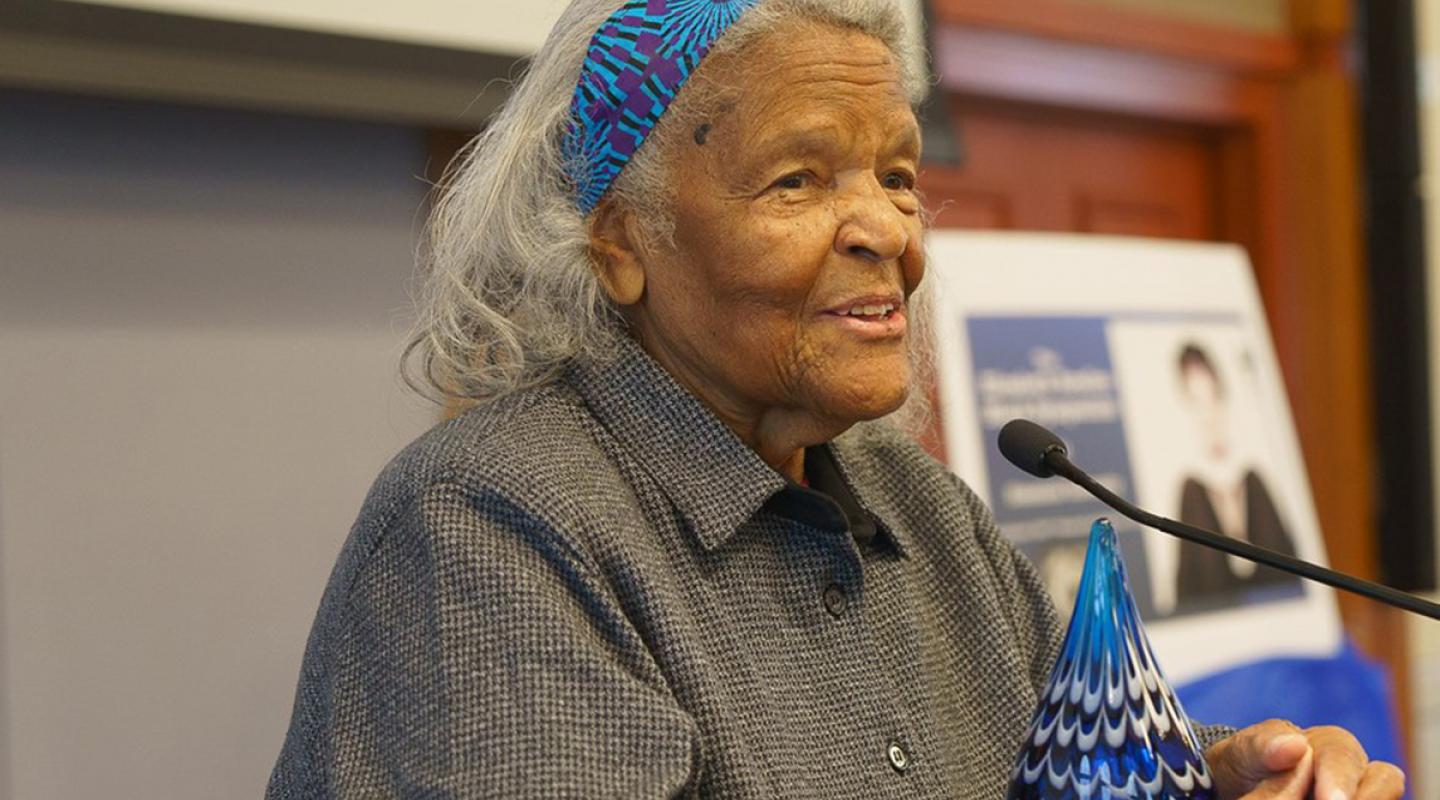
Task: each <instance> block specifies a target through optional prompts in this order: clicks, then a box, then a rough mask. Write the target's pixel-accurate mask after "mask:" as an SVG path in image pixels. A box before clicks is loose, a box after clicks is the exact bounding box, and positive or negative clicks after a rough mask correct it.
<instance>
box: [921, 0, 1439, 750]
mask: <svg viewBox="0 0 1440 800" xmlns="http://www.w3.org/2000/svg"><path fill="white" fill-rule="evenodd" d="M930 2H931V5H932V9H933V14H934V21H935V25H936V29H935V30H934V31H932V34H933V40H934V41H933V43H934V61H935V70H936V73H937V75H938V77H939V83H940V89H941V90H942V91H944V92H945V93H946V95H947V96H949V97H952V98H956V99H958V100H959V101H960V102H964V101H966V100H981V101H985V102H996V101H998V102H1003V103H1016V104H1021V105H1026V106H1040V107H1048V108H1062V109H1070V110H1078V111H1084V112H1094V113H1097V114H1104V115H1109V116H1121V117H1131V118H1135V119H1140V120H1147V121H1158V122H1168V123H1180V124H1183V125H1186V126H1188V127H1191V128H1194V127H1199V128H1202V129H1204V130H1205V131H1207V132H1208V133H1210V134H1213V135H1214V136H1215V137H1216V138H1217V142H1218V152H1219V153H1220V159H1219V162H1220V163H1219V164H1217V168H1218V170H1219V173H1220V187H1221V189H1220V193H1221V202H1222V208H1223V209H1224V210H1225V212H1226V213H1225V214H1224V215H1223V216H1222V217H1221V218H1220V221H1221V232H1222V236H1223V238H1225V239H1227V240H1232V241H1237V242H1240V243H1241V244H1244V245H1245V246H1246V247H1247V249H1248V250H1249V251H1250V254H1251V258H1252V259H1253V261H1254V264H1255V272H1256V278H1257V282H1258V283H1259V286H1260V292H1261V296H1262V298H1263V300H1264V304H1265V309H1266V315H1267V317H1268V320H1269V323H1270V329H1271V333H1272V335H1273V337H1274V339H1275V348H1276V351H1277V355H1278V357H1279V360H1280V364H1281V370H1282V372H1283V374H1284V378H1285V381H1286V385H1287V388H1288V390H1289V394H1290V402H1291V407H1292V409H1293V411H1294V416H1295V424H1296V428H1297V430H1298V434H1299V438H1300V442H1301V447H1302V450H1303V451H1304V455H1305V461H1306V466H1307V471H1308V473H1309V478H1310V485H1311V488H1312V492H1313V494H1314V497H1315V505H1316V511H1317V514H1318V516H1319V519H1320V526H1321V530H1322V533H1323V535H1324V537H1325V542H1326V548H1327V550H1328V553H1329V557H1330V560H1331V563H1332V564H1333V565H1334V566H1336V567H1337V568H1338V569H1341V570H1344V571H1346V572H1349V573H1352V574H1357V575H1360V576H1363V577H1366V578H1372V579H1373V578H1375V577H1377V575H1378V556H1377V553H1378V549H1377V547H1376V531H1375V519H1376V516H1375V507H1374V504H1375V491H1374V486H1373V484H1372V480H1373V479H1372V475H1373V474H1374V468H1375V452H1374V447H1373V441H1374V439H1373V434H1372V431H1373V425H1374V420H1373V408H1372V399H1371V391H1370V387H1371V380H1370V358H1369V337H1370V334H1369V323H1368V308H1369V304H1368V290H1367V285H1366V280H1365V278H1366V265H1365V257H1364V251H1363V228H1362V217H1361V214H1362V210H1361V205H1360V199H1359V198H1360V191H1361V184H1360V177H1359V170H1360V166H1359V153H1360V148H1359V144H1358V130H1357V128H1358V123H1357V119H1358V117H1357V115H1356V113H1355V107H1356V106H1355V89H1354V85H1355V82H1354V79H1353V76H1352V75H1351V74H1350V68H1349V66H1348V64H1349V63H1350V62H1351V60H1352V59H1351V58H1350V57H1349V49H1350V45H1351V42H1352V36H1351V32H1352V29H1353V24H1352V21H1351V19H1350V16H1349V11H1348V6H1347V4H1346V3H1345V2H1344V1H1343V0H1292V3H1291V17H1292V29H1291V32H1290V33H1288V34H1285V35H1278V34H1277V35H1267V34H1258V33H1252V32H1246V31H1237V30H1232V29H1227V28H1218V27H1213V26H1208V25H1203V24H1197V23H1193V22H1186V21H1176V20H1173V19H1169V18H1164V17H1157V16H1154V15H1152V14H1147V13H1142V12H1135V11H1128V10H1121V9H1116V8H1112V7H1107V6H1099V5H1094V4H1088V3H1087V4H1083V5H1082V4H1078V3H1074V2H1072V1H1071V0H1026V2H1025V3H1023V4H1022V3H1014V2H1013V0H930ZM961 138H962V139H963V124H962V130H961ZM922 180H923V181H924V183H925V185H926V186H927V187H929V188H928V191H930V192H931V193H933V194H936V195H938V196H944V194H945V191H946V190H945V186H946V184H947V183H949V182H950V181H948V180H947V176H946V170H945V169H944V168H943V167H933V166H932V167H928V168H927V169H926V174H925V175H924V176H923V179H922ZM1339 600H1340V608H1341V613H1342V616H1343V618H1344V620H1345V624H1346V628H1347V630H1348V632H1349V633H1350V635H1351V637H1352V638H1353V639H1354V640H1355V641H1356V642H1357V644H1358V645H1359V646H1360V648H1361V649H1362V650H1363V651H1364V652H1366V653H1368V654H1369V655H1371V656H1372V657H1374V658H1377V659H1379V660H1381V661H1383V662H1384V663H1385V664H1386V665H1387V666H1388V667H1389V669H1390V671H1391V675H1392V676H1393V679H1394V681H1395V688H1396V698H1397V706H1398V712H1399V715H1400V718H1401V724H1402V732H1401V733H1402V737H1403V739H1404V741H1405V742H1407V744H1408V742H1409V741H1410V737H1409V735H1408V734H1409V730H1410V720H1409V713H1410V707H1409V706H1410V704H1409V690H1408V654H1407V646H1406V638H1405V620H1404V619H1403V617H1402V616H1401V614H1400V613H1398V612H1394V611H1393V610H1392V609H1389V608H1386V607H1383V606H1380V605H1378V604H1375V603H1371V602H1368V601H1363V600H1358V599H1356V598H1353V597H1350V596H1349V595H1346V594H1344V593H1340V596H1339Z"/></svg>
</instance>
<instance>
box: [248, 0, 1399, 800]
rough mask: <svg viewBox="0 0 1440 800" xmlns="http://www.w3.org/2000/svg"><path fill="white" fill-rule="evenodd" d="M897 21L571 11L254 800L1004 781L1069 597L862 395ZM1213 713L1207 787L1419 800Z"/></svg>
mask: <svg viewBox="0 0 1440 800" xmlns="http://www.w3.org/2000/svg"><path fill="white" fill-rule="evenodd" d="M617 6H618V7H617ZM907 46H908V45H907V44H906V38H905V36H904V33H903V23H902V19H901V17H900V15H899V14H898V13H897V10H896V9H895V8H894V7H893V6H892V3H891V2H887V0H729V1H728V2H727V1H726V0H668V1H667V0H649V1H648V2H647V1H646V0H628V1H627V2H625V3H624V4H623V5H619V4H618V3H617V2H616V0H575V2H573V3H572V4H571V5H570V7H569V8H568V9H567V10H566V12H565V14H564V16H563V17H562V18H561V20H560V21H559V22H558V23H557V25H556V27H555V30H554V31H553V33H552V34H551V35H550V37H549V39H548V41H547V42H546V43H545V45H544V47H543V48H542V49H541V51H540V52H539V53H538V54H537V56H536V57H535V60H534V62H533V63H532V64H531V66H530V69H529V72H528V74H527V76H526V77H525V79H524V80H523V81H522V82H521V83H520V85H519V86H517V87H516V90H515V92H514V94H513V96H512V98H511V99H510V101H509V103H508V104H507V105H506V107H505V109H504V110H503V111H502V112H501V113H500V114H499V116H498V117H497V118H496V119H495V120H494V122H493V124H492V125H491V126H490V127H489V128H488V129H487V130H486V131H485V133H483V134H482V135H481V136H480V137H479V138H478V139H477V140H476V142H475V144H474V146H473V147H472V148H471V149H470V150H469V151H468V153H467V155H466V158H465V161H464V165H463V167H462V169H461V170H460V172H459V174H458V176H457V177H456V180H455V182H454V184H453V186H452V187H451V189H450V192H449V194H448V196H447V197H446V198H445V200H444V201H443V202H442V203H441V205H440V206H439V207H438V208H437V210H436V212H435V218H434V220H433V225H432V239H431V245H430V247H429V249H428V259H429V262H430V264H429V266H430V268H431V269H430V276H429V284H428V290H427V292H426V296H425V301H424V302H425V305H424V308H423V309H422V319H421V324H420V332H419V335H418V336H417V339H416V341H415V343H414V345H413V347H412V351H413V352H414V353H416V354H418V355H419V356H420V361H421V362H423V364H424V365H425V371H424V372H425V375H426V377H427V378H428V380H430V381H431V382H433V384H434V387H435V388H436V389H437V390H438V391H439V392H441V393H443V394H444V395H446V396H449V397H452V398H463V399H465V400H468V401H471V403H472V404H473V406H474V407H473V408H472V409H471V410H469V411H468V412H466V413H465V414H463V415H461V416H459V417H458V418H456V419H454V420H452V421H450V422H447V423H445V424H443V425H440V426H438V427H437V428H435V429H434V430H432V431H430V432H429V433H427V434H426V435H425V436H423V437H421V438H420V439H419V440H418V441H417V442H415V443H414V444H413V445H412V446H410V447H409V448H408V449H406V450H405V451H404V452H403V453H401V454H400V455H399V456H398V457H397V458H396V459H395V460H394V461H393V462H392V463H391V464H390V465H389V466H388V467H387V468H386V469H385V471H384V473H383V474H382V475H381V476H380V478H379V480H378V481H377V482H376V484H375V486H374V488H373V489H372V491H371V493H370V495H369V497H368V499H367V500H366V503H365V506H364V508H363V510H362V511H361V514H360V518H359V520H358V521H357V522H356V524H355V527H354V529H353V530H352V531H351V534H350V538H349V540H348V542H347V543H346V545H345V549H344V551H343V553H342V554H341V556H340V559H339V563H338V564H337V565H336V567H335V571H334V574H333V575H332V577H331V581H330V585H329V587H328V589H327V591H326V593H325V597H324V600H323V602H322V604H321V607H320V610H319V614H318V618H317V619H316V622H315V627H314V631H313V634H312V636H311V639H310V643H309V647H308V649H307V652H306V656H305V663H304V667H303V670H302V674H301V677H300V686H299V690H298V693H297V697H296V701H295V710H294V718H293V722H292V724H291V728H290V732H289V736H288V738H287V740H286V742H285V746H284V750H283V752H282V753H281V755H280V759H279V763H278V764H277V765H276V768H275V772H274V775H273V777H272V778H271V782H270V788H269V795H270V796H271V797H273V798H322V797H381V796H383V797H392V796H393V797H441V796H444V797H536V798H553V797H586V798H589V797H617V798H667V797H674V796H714V797H735V798H773V797H824V798H836V797H847V798H848V797H865V798H877V797H906V798H917V797H924V798H958V797H965V798H975V800H981V799H982V798H983V799H984V800H994V798H997V797H1000V796H1002V795H1003V794H1004V792H1005V787H1006V784H1007V780H1008V777H1009V772H1010V769H1011V766H1012V763H1013V759H1014V756H1015V754H1016V752H1017V748H1018V745H1019V743H1020V742H1021V740H1022V738H1023V736H1024V734H1025V731H1026V725H1027V723H1028V720H1029V717H1030V715H1031V713H1032V710H1033V708H1034V706H1035V704H1036V700H1037V686H1039V685H1041V684H1043V682H1044V681H1045V679H1046V677H1047V672H1048V670H1049V668H1050V665H1051V663H1052V659H1053V657H1054V653H1055V652H1056V649H1057V645H1058V639H1059V637H1060V629H1059V626H1058V623H1057V620H1056V616H1055V614H1054V612H1053V610H1052V608H1051V606H1050V604H1049V600H1048V599H1047V596H1046V593H1045V591H1044V589H1043V588H1042V586H1041V584H1040V582H1039V581H1038V580H1037V578H1036V576H1035V573H1034V571H1033V569H1032V567H1031V566H1030V565H1029V564H1028V563H1027V562H1026V561H1025V560H1024V559H1023V558H1022V557H1020V556H1019V555H1018V554H1017V552H1016V551H1015V550H1014V549H1012V548H1011V547H1010V545H1008V544H1007V543H1006V542H1005V540H1004V539H1002V538H1001V537H1000V535H999V533H998V532H997V530H996V528H995V525H994V523H993V522H992V521H991V518H990V515H989V514H988V512H987V511H986V509H985V508H984V507H983V506H982V505H981V503H980V501H979V500H977V499H976V497H975V495H974V494H973V493H972V492H971V491H970V490H969V489H967V488H966V487H965V486H964V485H963V484H962V483H960V482H959V481H957V480H956V479H955V478H954V477H953V476H952V475H951V474H949V473H948V472H947V471H946V470H945V469H944V468H943V467H942V466H941V465H940V464H938V463H936V462H935V461H933V460H932V459H931V458H929V457H928V456H927V455H925V454H924V453H923V452H922V451H921V450H920V449H919V448H917V447H916V446H915V445H914V444H912V443H911V441H910V440H909V439H908V438H906V437H905V436H903V435H901V434H900V433H897V432H896V430H895V429H894V428H893V427H892V426H890V425H889V424H887V423H884V422H877V420H880V419H881V418H883V417H886V416H888V415H892V414H893V413H894V412H896V411H897V409H901V407H902V405H904V404H905V402H906V398H907V394H908V393H909V390H910V386H911V384H912V379H913V378H914V376H915V375H916V367H915V364H916V360H915V353H916V351H917V350H918V349H919V348H918V347H917V344H918V342H919V339H920V338H921V337H920V335H919V331H920V328H921V326H922V325H923V323H924V317H923V314H922V313H921V311H920V308H919V307H918V306H919V303H918V301H919V298H920V297H921V295H920V294H917V290H918V289H919V287H920V285H921V279H922V276H923V273H924V268H925V260H924V250H923V233H924V227H925V214H924V209H923V207H922V204H921V200H920V197H919V195H918V194H917V192H916V189H915V179H916V173H917V170H918V169H919V158H920V135H919V132H918V129H917V126H916V122H915V117H914V114H913V113H912V103H913V101H914V100H915V99H916V97H917V96H918V94H919V92H920V91H921V89H922V86H921V81H920V79H919V77H918V76H916V75H915V74H913V73H912V72H911V71H910V70H909V68H908V66H907V65H909V64H911V63H912V59H911V58H909V55H908V54H907V53H906V48H907ZM1200 731H1201V733H1200V736H1201V739H1202V740H1203V742H1204V743H1205V745H1207V746H1208V747H1209V751H1208V754H1209V757H1210V759H1211V764H1212V767H1213V770H1214V774H1215V779H1216V781H1217V783H1218V788H1219V793H1220V796H1222V797H1226V798H1235V797H1240V796H1242V795H1243V796H1245V797H1293V798H1301V797H1308V796H1310V792H1312V791H1314V792H1316V793H1317V794H1316V795H1315V796H1318V797H1322V798H1324V800H1332V798H1338V797H1363V798H1394V797H1399V796H1400V792H1401V789H1400V786H1401V780H1402V779H1401V777H1400V775H1399V773H1398V771H1397V770H1395V769H1394V768H1393V767H1389V766H1388V765H1379V764H1372V765H1369V766H1368V767H1367V765H1366V762H1365V758H1364V753H1363V751H1362V750H1360V749H1359V747H1358V745H1357V744H1356V743H1355V741H1354V739H1353V738H1352V737H1350V736H1349V735H1348V734H1346V733H1344V732H1343V731H1338V730H1336V729H1327V728H1321V729H1314V730H1310V731H1299V730H1298V729H1296V728H1295V727H1294V726H1291V725H1288V724H1287V723H1282V722H1271V723H1266V724H1263V725H1260V726H1257V727H1255V728H1252V729H1247V730H1246V731H1242V732H1240V733H1239V734H1234V735H1228V734H1231V733H1232V732H1231V731H1228V730H1224V729H1215V728H1201V729H1200Z"/></svg>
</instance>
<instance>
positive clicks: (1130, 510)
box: [999, 419, 1440, 620]
mask: <svg viewBox="0 0 1440 800" xmlns="http://www.w3.org/2000/svg"><path fill="white" fill-rule="evenodd" d="M999 444H1000V453H1001V455H1004V456H1005V458H1006V459H1007V460H1008V461H1009V462H1010V463H1011V464H1014V465H1015V466H1017V467H1019V468H1020V469H1021V470H1024V471H1025V472H1028V473H1029V474H1031V475H1034V476H1035V477H1037V478H1049V477H1051V476H1054V475H1059V476H1060V477H1062V478H1065V479H1066V480H1068V481H1070V482H1071V483H1074V484H1075V485H1077V486H1079V487H1080V488H1082V489H1084V490H1085V491H1087V492H1089V493H1090V494H1092V495H1094V496H1095V499H1097V500H1099V501H1100V502H1102V503H1104V504H1105V505H1107V506H1109V507H1110V508H1113V509H1115V510H1116V511H1119V512H1120V513H1121V514H1123V515H1125V516H1126V517H1129V518H1130V519H1133V520H1135V521H1136V522H1138V523H1140V524H1141V525H1146V526H1148V527H1151V528H1155V529H1156V530H1160V531H1164V532H1165V533H1168V534H1170V535H1172V536H1178V537H1179V538H1181V539H1184V540H1185V541H1187V542H1194V543H1196V544H1199V545H1204V546H1205V547H1209V548H1212V549H1215V550H1220V551H1222V552H1225V553H1229V554H1230V555H1233V556H1239V557H1241V558H1244V559H1247V560H1249V561H1254V562H1255V563H1257V564H1264V565H1265V566H1267V567H1274V568H1275V569H1278V570H1281V571H1282V572H1288V573H1290V574H1291V575H1299V576H1300V577H1302V578H1308V579H1310V580H1312V581H1319V582H1320V583H1323V584H1325V585H1326V586H1331V587H1334V588H1336V589H1343V590H1344V591H1347V592H1351V593H1354V594H1358V595H1361V596H1364V597H1368V598H1370V599H1371V600H1378V601H1380V602H1381V603H1385V604H1386V605H1390V606H1394V607H1396V608H1403V609H1405V610H1406V611H1410V612H1413V613H1416V614H1420V615H1421V616H1426V617H1429V618H1430V619H1436V620H1440V605H1437V604H1435V603H1432V602H1430V601H1428V600H1424V599H1421V598H1419V597H1416V596H1415V595H1413V594H1407V593H1406V592H1402V591H1399V590H1397V589H1392V588H1390V587H1389V586H1385V585H1383V584H1379V583H1375V582H1373V581H1367V580H1363V579H1361V578H1356V577H1354V576H1351V575H1346V574H1344V573H1343V572H1336V571H1335V570H1332V569H1326V568H1325V567H1322V566H1319V565H1318V564H1311V563H1310V562H1309V561H1303V560H1301V559H1298V558H1295V557H1293V556H1287V555H1284V554H1282V553H1276V552H1274V551H1271V550H1266V549H1265V548H1263V547H1257V546H1256V545H1253V544H1251V543H1249V542H1246V541H1241V540H1240V539H1232V538H1230V537H1229V536H1222V535H1221V534H1218V533H1214V532H1212V531H1207V530H1205V529H1204V528H1197V527H1195V526H1194V525H1186V524H1185V523H1183V522H1177V521H1176V520H1173V519H1170V518H1168V517H1162V516H1160V515H1159V514H1152V513H1150V512H1149V511H1146V510H1145V509H1143V508H1140V507H1139V506H1136V505H1133V504H1131V503H1130V502H1129V501H1127V500H1126V499H1125V498H1123V497H1121V496H1120V495H1118V494H1115V493H1114V492H1112V491H1110V490H1109V489H1107V488H1105V486H1104V484H1102V483H1100V482H1099V481H1097V480H1095V479H1094V478H1092V477H1090V475H1089V473H1087V472H1085V470H1083V469H1080V468H1079V467H1077V466H1075V464H1074V462H1072V461H1071V460H1070V453H1069V451H1068V450H1067V449H1066V448H1065V442H1063V441H1062V440H1061V439H1060V437H1059V436H1056V435H1055V434H1054V433H1053V432H1051V431H1050V430H1048V429H1046V428H1044V427H1042V426H1040V425H1037V424H1036V423H1034V422H1031V421H1030V420H1028V419H1012V420H1010V421H1009V422H1007V423H1005V427H1003V428H1001V429H1000V439H999Z"/></svg>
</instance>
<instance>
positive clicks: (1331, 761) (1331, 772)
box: [1305, 725, 1370, 800]
mask: <svg viewBox="0 0 1440 800" xmlns="http://www.w3.org/2000/svg"><path fill="white" fill-rule="evenodd" d="M1305 735H1306V736H1307V737H1308V738H1309V740H1310V746H1311V747H1312V748H1314V750H1315V800H1351V798H1353V797H1355V796H1356V794H1355V792H1356V790H1357V789H1359V787H1360V779H1361V778H1362V777H1363V776H1364V775H1365V772H1366V767H1367V765H1368V764H1369V763H1370V760H1369V759H1368V758H1366V757H1365V748H1363V747H1361V746H1360V742H1358V741H1356V740H1355V737H1354V736H1352V735H1350V732H1349V731H1347V730H1345V729H1344V728H1336V727H1334V726H1329V725H1327V726H1321V727H1318V728H1310V729H1309V730H1307V731H1306V732H1305Z"/></svg>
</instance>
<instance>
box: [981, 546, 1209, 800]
mask: <svg viewBox="0 0 1440 800" xmlns="http://www.w3.org/2000/svg"><path fill="white" fill-rule="evenodd" d="M1216 796H1217V795H1216V793H1215V789H1214V782H1213V781H1212V779H1211V775H1210V768H1209V767H1208V766H1207V765H1206V764H1205V758H1204V756H1203V755H1202V753H1201V749H1200V741H1199V739H1198V738H1196V736H1195V731H1194V729H1193V728H1192V727H1191V725H1190V720H1189V718H1188V717H1186V716H1185V712H1184V710H1183V709H1181V708H1180V702H1179V701H1178V700H1176V699H1175V693H1174V692H1173V691H1172V690H1171V689H1170V685H1169V684H1168V683H1167V682H1166V681H1165V676H1164V675H1162V674H1161V672H1160V665H1159V664H1158V663H1157V662H1156V661H1155V653H1154V651H1152V650H1151V648H1150V640H1149V639H1148V638H1147V637H1146V635H1145V628H1144V626H1142V625H1141V623H1140V614H1139V613H1138V612H1136V610H1135V600H1134V598H1133V597H1132V596H1131V594H1130V582H1129V579H1128V578H1126V576H1125V562H1124V561H1123V560H1121V557H1120V548H1119V546H1118V545H1117V544H1116V540H1115V529H1114V528H1112V527H1111V526H1110V522H1109V521H1108V520H1104V519H1099V520H1096V521H1095V524H1094V525H1092V526H1091V528H1090V545H1089V549H1088V550H1087V552H1086V554H1085V569H1084V573H1083V574H1082V576H1081V578H1080V593H1079V595H1078V596H1077V597H1076V598H1075V613H1074V614H1073V615H1072V616H1071V617H1070V628H1069V630H1068V631H1067V632H1066V634H1065V644H1064V645H1063V646H1062V647H1061V650H1060V657H1059V658H1058V659H1057V660H1056V662H1055V666H1054V668H1053V669H1051V671H1050V680H1049V682H1048V683H1047V685H1046V688H1045V692H1044V694H1043V695H1041V697H1040V702H1039V704H1038V706H1037V708H1036V709H1035V718H1034V720H1033V721H1032V722H1031V724H1030V730H1029V732H1027V733H1026V735H1025V743H1024V745H1023V746H1022V747H1021V749H1020V755H1019V758H1018V759H1017V763H1016V765H1015V771H1014V773H1013V774H1012V775H1011V779H1010V789H1009V791H1008V792H1007V793H1006V795H1005V797H1006V800H1121V798H1125V800H1215V798H1216Z"/></svg>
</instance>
